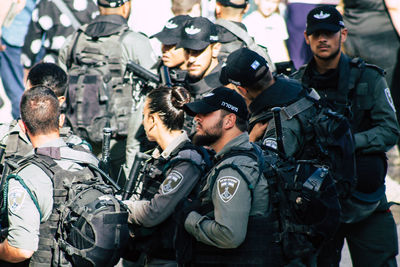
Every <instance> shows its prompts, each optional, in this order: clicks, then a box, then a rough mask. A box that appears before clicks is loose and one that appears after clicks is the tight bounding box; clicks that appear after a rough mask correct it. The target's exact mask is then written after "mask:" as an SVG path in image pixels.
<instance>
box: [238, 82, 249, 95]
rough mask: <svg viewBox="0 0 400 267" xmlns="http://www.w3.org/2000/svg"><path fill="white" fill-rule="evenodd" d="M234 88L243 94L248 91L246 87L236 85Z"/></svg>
mask: <svg viewBox="0 0 400 267" xmlns="http://www.w3.org/2000/svg"><path fill="white" fill-rule="evenodd" d="M236 88H237V89H238V90H239V92H238V93H240V94H241V95H243V96H246V95H247V93H248V92H249V91H248V90H247V89H246V88H244V87H243V86H240V85H237V86H236Z"/></svg>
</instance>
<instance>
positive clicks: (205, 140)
mask: <svg viewBox="0 0 400 267" xmlns="http://www.w3.org/2000/svg"><path fill="white" fill-rule="evenodd" d="M221 136H222V120H220V121H219V122H218V123H216V124H215V125H214V126H213V127H211V128H210V129H208V130H204V134H199V133H197V132H196V134H195V135H194V136H193V140H192V141H193V144H195V145H197V146H211V145H212V144H214V143H215V142H217V141H218V140H219V139H220V138H221Z"/></svg>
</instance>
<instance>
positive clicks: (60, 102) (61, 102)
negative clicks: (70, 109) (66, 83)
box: [57, 96, 66, 107]
mask: <svg viewBox="0 0 400 267" xmlns="http://www.w3.org/2000/svg"><path fill="white" fill-rule="evenodd" d="M57 99H58V104H59V105H60V107H61V106H62V104H64V102H65V99H66V98H65V96H59V97H57Z"/></svg>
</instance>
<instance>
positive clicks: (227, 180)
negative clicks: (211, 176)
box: [218, 176, 240, 203]
mask: <svg viewBox="0 0 400 267" xmlns="http://www.w3.org/2000/svg"><path fill="white" fill-rule="evenodd" d="M239 185H240V180H239V179H237V178H235V177H232V176H224V177H221V178H220V179H219V180H218V195H219V197H220V198H221V200H222V201H223V202H225V203H227V202H229V201H230V200H231V199H232V198H233V197H234V196H235V194H236V192H237V190H238V188H239Z"/></svg>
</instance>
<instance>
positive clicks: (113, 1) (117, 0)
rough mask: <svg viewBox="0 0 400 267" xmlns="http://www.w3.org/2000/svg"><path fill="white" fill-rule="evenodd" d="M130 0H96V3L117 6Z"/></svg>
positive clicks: (104, 5)
mask: <svg viewBox="0 0 400 267" xmlns="http://www.w3.org/2000/svg"><path fill="white" fill-rule="evenodd" d="M128 1H130V0H97V5H99V6H102V7H119V6H122V5H123V4H125V3H126V2H128Z"/></svg>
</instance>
